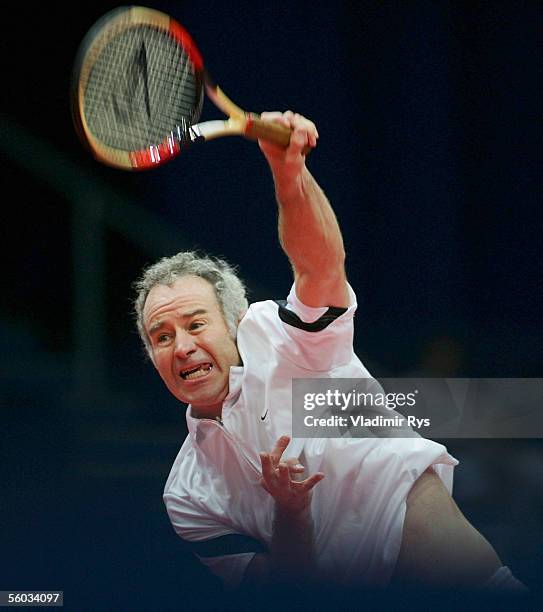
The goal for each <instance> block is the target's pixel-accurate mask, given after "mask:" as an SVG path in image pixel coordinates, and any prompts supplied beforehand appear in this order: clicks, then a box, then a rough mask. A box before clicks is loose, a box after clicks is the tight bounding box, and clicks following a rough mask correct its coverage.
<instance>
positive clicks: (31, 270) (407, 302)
mask: <svg viewBox="0 0 543 612" xmlns="http://www.w3.org/2000/svg"><path fill="white" fill-rule="evenodd" d="M114 6H115V5H114V4H107V3H93V6H92V8H91V7H89V6H83V7H81V6H76V5H73V6H71V7H68V8H66V7H65V6H63V5H62V4H59V5H53V6H51V5H46V4H42V5H40V6H38V7H33V8H32V9H31V8H29V5H28V6H27V5H26V4H20V5H17V6H14V7H11V8H10V9H9V12H7V13H6V14H5V18H4V20H3V25H2V42H3V47H4V52H3V54H2V55H3V58H2V61H3V63H4V65H3V75H4V79H3V82H4V87H3V89H4V101H3V104H2V111H1V113H2V114H1V120H2V140H1V146H0V155H1V156H2V170H3V173H4V180H3V188H4V194H5V195H4V199H3V201H4V205H3V217H4V221H3V241H2V244H3V247H4V256H3V262H4V266H3V272H4V279H3V292H2V294H3V299H2V302H1V304H2V305H1V311H0V327H1V329H2V340H1V341H2V349H3V350H2V352H1V359H2V377H3V392H2V408H1V413H0V414H1V416H2V421H1V422H2V441H1V449H2V450H1V452H2V463H1V465H2V468H1V469H2V491H3V493H2V517H1V521H2V538H3V542H2V565H3V567H2V571H1V572H0V576H2V578H1V579H0V589H8V588H23V589H38V588H43V589H55V588H57V589H64V591H65V599H66V602H67V604H66V605H67V608H68V609H77V610H83V609H89V610H96V609H99V610H102V609H103V610H106V609H134V610H135V609H140V608H141V609H160V610H161V609H169V608H176V607H177V605H179V608H181V607H182V605H183V602H185V603H186V602H187V601H194V599H193V597H194V596H195V593H198V596H199V597H200V596H201V592H202V588H204V590H205V592H206V593H207V594H208V595H210V596H220V595H221V593H220V589H219V586H218V584H217V583H216V581H214V580H213V579H210V578H207V577H206V575H205V574H204V573H203V571H202V570H201V569H200V567H199V566H198V565H197V564H195V563H193V561H192V560H191V557H190V556H189V555H188V553H187V552H186V551H185V550H184V549H183V547H182V545H181V543H180V541H178V540H177V538H176V537H175V536H174V534H173V531H172V530H171V528H170V526H169V523H168V520H167V517H166V514H165V511H164V509H163V506H162V502H161V491H162V487H163V483H164V481H165V478H166V476H167V473H168V470H169V466H170V465H171V463H172V461H173V459H174V457H175V454H176V452H177V448H178V447H179V446H180V444H181V442H182V440H183V437H184V435H185V424H184V413H183V410H182V408H181V407H180V406H179V405H178V404H177V403H176V402H175V400H174V399H173V398H170V397H169V396H168V395H167V392H166V390H165V389H163V388H162V385H161V383H160V381H159V380H158V378H157V377H156V375H155V374H154V372H153V371H152V368H151V366H150V365H149V364H148V363H145V361H144V359H143V358H142V353H141V350H140V347H139V343H138V339H137V337H136V335H135V333H134V329H133V324H132V319H131V314H130V300H131V298H132V297H133V295H132V293H131V289H130V283H131V282H132V281H133V280H134V279H135V278H136V276H137V275H138V274H139V271H140V269H141V267H142V266H143V265H144V264H146V263H150V262H152V261H154V260H155V259H156V258H157V257H158V256H160V255H162V254H164V255H167V254H173V253H174V252H175V251H176V250H177V249H182V248H192V247H196V248H201V249H204V250H206V251H208V252H210V253H212V254H215V255H222V256H224V257H226V258H227V259H229V260H230V261H231V262H232V263H234V264H236V265H238V266H239V268H240V272H241V274H242V276H243V277H244V278H245V279H246V280H247V283H248V285H249V288H250V289H252V291H251V298H252V299H253V300H257V299H265V298H268V297H277V298H281V297H284V295H285V294H286V292H287V291H288V289H289V286H290V283H291V277H290V270H289V265H288V262H287V260H286V258H285V256H284V255H283V254H282V252H281V250H280V248H279V246H278V241H277V235H276V208H275V203H274V196H273V190H272V184H271V177H270V175H269V171H268V169H267V166H266V164H265V161H264V159H263V158H262V156H261V155H260V153H259V151H258V148H257V147H256V145H254V144H252V143H250V142H248V141H243V140H241V139H237V138H232V139H222V140H218V141H215V142H212V143H209V144H206V145H204V146H202V147H199V148H197V147H195V148H193V149H191V150H190V151H188V152H185V153H183V154H182V157H181V158H179V159H177V160H175V161H173V162H171V163H170V164H168V165H166V166H164V167H161V168H159V169H156V170H154V171H153V172H149V173H142V174H132V173H124V172H121V171H116V170H113V169H110V168H105V167H102V166H100V165H98V164H97V163H95V162H94V161H93V160H92V159H91V158H90V157H89V155H88V154H87V153H86V152H85V151H84V150H83V148H82V147H81V146H80V144H79V142H78V141H77V138H76V135H75V132H74V130H73V128H72V124H71V120H70V111H69V95H68V94H69V86H70V74H71V69H72V62H73V59H74V56H75V53H76V50H77V47H78V45H79V42H80V41H81V39H82V37H83V36H84V34H85V33H86V31H87V30H88V28H89V27H90V26H91V25H92V24H93V23H94V21H95V20H96V19H97V18H98V17H99V16H100V15H101V14H103V13H104V12H105V11H107V10H109V9H110V8H113V7H114ZM149 6H153V7H155V8H158V9H161V10H164V11H166V12H169V13H170V14H171V15H173V16H174V17H175V18H177V19H178V20H179V21H181V23H183V24H184V25H185V26H186V27H187V29H188V30H189V31H190V32H191V34H192V35H193V37H194V38H195V40H196V42H197V44H198V46H199V47H200V49H201V51H202V54H203V56H204V58H205V61H206V64H207V67H208V69H209V71H210V72H211V74H212V75H213V76H214V78H215V80H216V81H217V82H218V83H219V84H220V85H221V86H222V87H223V89H224V90H225V91H226V93H227V94H228V95H230V97H232V99H233V100H234V101H236V102H238V103H239V104H240V105H241V106H244V107H246V108H248V109H250V110H254V111H261V110H275V109H281V110H285V109H287V108H290V109H293V110H295V111H297V112H300V113H302V114H304V115H306V116H308V117H310V118H311V119H313V120H314V121H315V123H316V124H317V127H318V130H319V134H320V140H319V146H318V148H317V150H316V151H314V152H313V153H312V154H311V156H310V158H309V161H308V165H309V167H310V169H311V171H312V172H313V174H314V175H315V176H316V177H317V179H318V180H319V182H320V184H321V185H322V187H323V189H324V190H325V192H326V193H327V195H328V196H329V198H330V200H331V202H332V203H333V206H334V209H335V211H336V213H337V216H338V218H339V221H340V224H341V226H342V229H343V233H344V238H345V243H346V249H347V257H348V259H347V270H348V275H349V279H350V282H351V284H352V285H353V286H354V287H355V289H356V291H357V293H358V295H359V303H360V306H359V311H358V316H357V330H356V348H357V352H358V353H359V354H360V355H361V356H362V357H363V359H364V360H365V361H367V364H368V367H369V368H370V370H371V371H372V372H373V373H374V374H376V375H381V376H386V375H407V374H409V373H417V375H420V374H421V373H424V375H459V376H486V377H539V376H541V366H542V363H543V325H542V322H541V318H540V313H541V305H542V299H541V298H542V283H541V273H540V267H541V253H542V249H541V244H540V243H541V240H540V235H541V230H542V220H543V216H542V213H541V196H542V194H543V190H542V184H541V154H540V150H541V130H540V128H541V102H542V100H541V74H542V70H541V68H542V62H541V48H540V47H541V31H542V25H543V23H542V14H541V13H542V11H541V4H540V3H539V2H535V1H531V2H530V1H526V2H512V1H511V2H492V3H487V2H465V3H464V2H422V1H420V2H418V1H412V2H377V1H371V2H359V3H349V2H329V3H324V4H322V5H318V4H314V3H309V2H284V1H279V2H275V3H273V5H272V4H271V3H263V2H262V3H248V2H247V3H246V2H238V3H235V4H233V3H229V2H220V1H209V2H205V3H204V2H194V1H191V2H188V1H187V2H161V3H150V4H149ZM217 116H219V114H218V112H217V111H216V110H215V109H214V108H213V107H212V105H211V104H209V103H208V104H206V107H205V108H204V118H206V117H207V118H210V117H211V118H214V117H217ZM92 184H94V185H100V186H101V187H99V188H97V187H95V188H92V187H91V186H92ZM105 190H107V191H108V193H109V195H107V196H103V195H97V193H98V192H100V193H102V194H103V193H104V191H105ZM111 192H114V194H115V195H114V196H112V195H111ZM85 198H88V200H89V201H90V202H91V212H92V208H93V203H94V202H96V207H95V208H96V210H99V206H98V204H97V202H98V201H99V200H102V201H103V206H104V210H105V215H106V218H107V219H108V223H107V224H105V225H104V224H102V223H99V224H98V226H97V228H94V227H93V225H92V223H93V221H92V215H91V217H90V221H89V224H88V226H87V225H85V221H84V220H83V221H81V217H78V216H77V214H76V213H75V212H74V211H76V210H77V208H76V206H75V204H74V202H81V201H84V200H85ZM119 203H120V204H119ZM127 203H129V204H131V205H132V206H133V207H136V208H130V209H128V212H127V213H123V212H122V210H121V213H119V214H120V215H121V216H122V217H124V219H125V222H120V223H119V222H116V221H115V220H113V221H112V218H113V217H115V214H113V212H111V211H115V210H119V206H120V205H126V204H127ZM145 213H147V214H151V215H153V216H152V217H151V220H152V223H153V225H151V221H150V220H149V219H147V217H146V221H141V220H140V216H139V215H142V214H145ZM78 219H79V222H81V223H82V225H83V230H82V232H80V233H79V234H77V236H79V238H78V240H79V241H81V240H83V244H85V241H87V240H88V242H89V245H90V244H91V243H92V242H93V240H102V243H101V244H102V245H103V247H104V248H103V250H102V251H100V250H98V255H96V257H97V259H95V260H91V259H90V257H91V255H88V258H87V263H88V264H89V265H90V266H91V268H92V262H93V261H95V262H97V267H98V268H99V267H100V266H103V267H102V269H103V271H104V275H103V277H97V278H94V277H92V276H91V277H87V276H85V279H87V283H86V286H87V287H88V288H89V289H90V293H91V294H94V295H96V296H97V298H96V301H95V303H94V304H93V303H92V300H91V301H90V302H84V301H83V302H78V301H77V300H76V297H75V291H76V286H77V283H76V282H75V280H74V279H75V274H76V273H77V274H79V268H78V266H79V265H80V264H79V263H78V262H79V261H80V260H79V259H75V260H74V257H77V255H74V253H77V251H74V245H75V244H76V240H75V239H74V223H75V222H76V221H78ZM129 220H132V221H133V223H134V225H135V226H136V228H139V229H136V230H134V231H133V232H132V233H131V231H130V230H129V229H127V228H128V225H129V224H128V223H127V221H129ZM146 228H148V231H147V232H146V231H145V230H146ZM141 229H143V231H142V232H140V233H142V234H143V235H144V236H145V235H147V238H146V239H145V240H136V239H134V234H137V233H138V231H140V230H141ZM82 236H83V239H82ZM80 243H81V242H80ZM90 252H91V248H90V246H89V250H88V253H90ZM85 253H87V251H85V249H84V248H83V260H82V261H83V262H84V261H85V257H86V255H85ZM87 299H88V298H87ZM81 304H83V305H84V306H83V307H82V306H81ZM81 308H83V310H84V312H80V311H78V309H81ZM93 313H94V314H95V315H96V318H93ZM97 325H98V326H97ZM100 330H101V332H100ZM93 341H94V342H95V344H93ZM81 343H82V344H83V346H87V348H88V350H89V351H90V352H89V353H88V354H87V356H86V357H85V356H84V357H83V358H80V357H78V353H77V351H78V350H79V348H78V347H80V346H81ZM85 343H87V344H85ZM89 347H90V348H89ZM93 347H94V348H93ZM97 347H98V348H97ZM93 351H94V352H93ZM85 359H86V361H85ZM74 364H75V365H74ZM449 446H450V448H451V450H452V452H454V453H455V454H456V455H457V456H458V457H459V459H460V460H461V465H460V467H459V468H458V470H457V479H456V498H457V500H458V502H459V504H460V506H461V508H462V509H463V510H464V512H465V514H466V515H467V516H468V518H469V519H470V520H471V521H472V522H473V523H474V524H475V525H476V526H477V527H478V528H479V529H480V530H481V531H482V532H483V533H484V534H485V535H486V536H487V537H488V539H489V540H490V541H491V542H492V543H493V544H494V546H495V547H496V549H497V550H498V552H499V554H500V555H501V557H502V560H503V561H504V563H507V564H509V565H510V566H511V567H512V569H513V571H514V572H515V573H516V574H517V575H518V577H519V578H521V579H522V580H524V581H525V582H526V583H527V584H529V585H530V586H532V587H533V588H535V589H536V590H537V588H538V585H539V581H540V578H539V576H540V571H541V567H542V561H543V529H542V528H541V524H540V520H539V517H540V515H541V512H542V511H543V495H542V493H541V485H542V481H543V454H542V448H541V444H540V442H539V440H531V441H522V440H511V441H509V440H486V441H482V440H471V441H462V442H461V441H458V440H456V441H455V440H451V441H449ZM204 584H205V585H206V586H205V587H203V585H204ZM153 597H156V598H157V603H153ZM68 604H70V605H68Z"/></svg>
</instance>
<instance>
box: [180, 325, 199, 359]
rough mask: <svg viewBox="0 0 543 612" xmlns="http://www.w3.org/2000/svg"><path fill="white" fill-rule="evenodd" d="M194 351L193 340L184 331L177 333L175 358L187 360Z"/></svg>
mask: <svg viewBox="0 0 543 612" xmlns="http://www.w3.org/2000/svg"><path fill="white" fill-rule="evenodd" d="M195 351H196V344H195V342H194V338H193V337H192V336H191V335H190V334H189V333H187V332H186V331H178V332H177V334H176V336H175V356H176V357H177V358H178V359H187V357H190V356H191V355H192V353H194V352H195Z"/></svg>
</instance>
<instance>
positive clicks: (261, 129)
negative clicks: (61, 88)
mask: <svg viewBox="0 0 543 612" xmlns="http://www.w3.org/2000/svg"><path fill="white" fill-rule="evenodd" d="M135 26H151V27H154V28H157V29H158V30H161V31H162V32H165V33H167V34H169V35H170V36H171V37H172V38H173V39H175V40H176V42H177V43H178V44H180V45H181V46H182V48H183V50H184V51H185V53H186V54H187V55H188V57H189V59H190V61H191V63H192V65H193V66H194V68H195V78H196V82H197V88H198V89H200V94H199V101H198V104H197V108H196V111H195V116H194V117H193V121H197V120H198V118H199V116H200V112H201V108H202V104H203V95H204V91H205V94H206V95H207V97H208V98H209V99H210V100H211V101H212V102H213V104H214V105H215V106H216V107H217V108H218V109H219V110H221V111H222V112H223V113H224V114H225V115H226V116H227V117H228V119H225V120H220V119H219V120H214V121H204V122H202V123H192V124H189V123H188V122H185V123H184V124H183V125H178V126H176V127H175V128H174V129H173V130H172V131H171V132H170V133H169V134H167V135H166V136H165V138H164V140H163V141H162V142H158V143H156V144H151V145H149V146H146V147H144V148H142V149H140V150H138V151H127V150H122V149H117V148H114V147H111V146H109V145H107V144H105V143H104V142H103V141H102V140H100V139H99V138H97V137H96V136H94V134H93V133H92V131H91V129H90V128H89V125H88V123H87V121H86V117H85V91H86V87H87V84H88V82H89V78H90V74H91V71H92V67H93V65H94V63H95V62H96V60H97V59H98V58H99V56H100V54H101V53H102V51H103V49H104V48H105V47H106V45H107V44H109V42H110V41H111V40H112V38H113V37H115V36H117V35H118V34H120V33H121V32H122V31H124V30H126V29H128V28H132V27H135ZM73 82H74V87H73V92H72V115H73V119H74V123H75V126H76V129H77V132H78V133H79V135H80V138H81V140H82V141H83V142H84V143H85V144H86V145H87V147H88V148H89V149H90V151H91V153H92V154H93V155H94V157H95V158H96V159H97V160H98V161H100V162H102V163H105V164H107V165H109V166H113V167H115V168H120V169H123V170H147V169H149V168H153V167H156V166H159V165H161V164H163V163H165V162H167V161H169V160H171V159H172V158H174V157H176V156H177V155H178V154H179V153H180V152H181V150H182V149H183V148H186V147H187V146H189V145H190V144H191V143H193V142H198V141H205V140H212V139H214V138H219V137H222V136H245V137H246V138H249V139H252V140H256V139H258V138H264V139H266V140H270V141H271V142H275V143H276V144H278V145H279V146H282V147H287V146H288V144H289V142H290V134H291V130H289V129H288V128H286V127H284V126H282V125H279V124H277V123H272V122H270V121H263V120H262V119H260V117H259V115H257V114H256V113H249V112H246V111H245V110H243V109H242V108H240V107H239V106H237V105H236V104H234V102H232V100H230V98H228V96H226V94H225V93H224V92H223V91H222V89H221V88H220V87H218V86H217V85H216V84H215V83H214V82H213V81H212V79H211V77H210V76H209V74H208V72H207V70H206V69H205V68H204V63H203V59H202V56H201V54H200V52H199V51H198V48H197V47H196V44H195V43H194V41H193V40H192V38H191V36H190V34H189V33H188V32H187V31H186V30H185V28H183V26H182V25H181V24H179V23H178V22H177V21H175V20H174V19H172V18H171V17H170V16H169V15H166V14H165V13H162V12H160V11H157V10H155V9H149V8H145V7H140V6H130V7H121V8H118V9H114V10H113V11H110V12H109V13H107V14H106V15H104V16H103V17H102V18H101V19H100V20H99V21H98V22H97V23H96V24H95V25H94V26H93V27H92V28H91V30H90V31H89V32H88V34H87V36H86V37H85V39H84V40H83V43H82V44H81V47H80V50H79V53H78V57H77V59H76V64H75V71H74V80H73Z"/></svg>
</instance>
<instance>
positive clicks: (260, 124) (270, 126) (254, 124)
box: [245, 113, 311, 155]
mask: <svg viewBox="0 0 543 612" xmlns="http://www.w3.org/2000/svg"><path fill="white" fill-rule="evenodd" d="M291 134H292V130H291V129H290V128H288V127H285V126H284V125H281V124H279V123H275V122H274V121H266V120H264V119H260V117H259V116H258V115H255V114H253V113H251V114H250V115H249V117H248V118H247V124H246V126H245V136H246V137H247V138H250V139H251V140H258V139H259V138H261V139H262V140H267V141H268V142H272V143H273V144H276V145H279V146H280V147H283V148H284V149H286V148H287V147H288V145H289V143H290V135H291ZM309 151H311V147H305V148H304V150H303V151H302V153H303V154H304V155H307V154H308V153H309Z"/></svg>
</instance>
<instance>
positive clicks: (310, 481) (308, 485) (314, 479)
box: [296, 472, 324, 493]
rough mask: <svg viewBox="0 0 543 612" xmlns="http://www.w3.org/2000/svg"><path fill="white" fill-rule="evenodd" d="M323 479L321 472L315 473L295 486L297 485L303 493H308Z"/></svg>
mask: <svg viewBox="0 0 543 612" xmlns="http://www.w3.org/2000/svg"><path fill="white" fill-rule="evenodd" d="M323 478H324V474H323V473H322V472H317V473H316V474H313V476H310V477H309V478H307V479H306V480H304V481H302V482H299V483H296V484H297V485H299V487H300V489H301V490H302V491H303V492H304V493H309V491H311V489H312V488H313V487H314V486H315V485H316V484H318V483H319V482H320V481H321V480H322V479H323Z"/></svg>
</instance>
